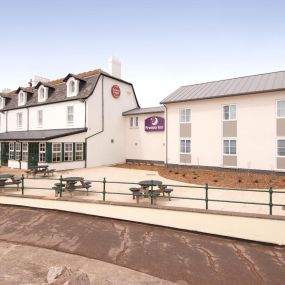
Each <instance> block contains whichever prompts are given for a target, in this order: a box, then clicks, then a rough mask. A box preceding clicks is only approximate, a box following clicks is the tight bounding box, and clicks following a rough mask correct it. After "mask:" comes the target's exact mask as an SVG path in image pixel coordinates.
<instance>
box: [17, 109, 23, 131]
mask: <svg viewBox="0 0 285 285" xmlns="http://www.w3.org/2000/svg"><path fill="white" fill-rule="evenodd" d="M16 121H17V129H22V128H23V112H18V113H16Z"/></svg>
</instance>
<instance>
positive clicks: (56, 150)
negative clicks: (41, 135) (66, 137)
mask: <svg viewBox="0 0 285 285" xmlns="http://www.w3.org/2000/svg"><path fill="white" fill-rule="evenodd" d="M52 161H53V162H58V161H61V143H53V144H52Z"/></svg>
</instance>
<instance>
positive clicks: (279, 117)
mask: <svg viewBox="0 0 285 285" xmlns="http://www.w3.org/2000/svg"><path fill="white" fill-rule="evenodd" d="M279 102H284V104H285V99H279V100H277V101H276V118H277V119H282V118H283V119H284V118H285V111H284V116H279V115H278V103H279Z"/></svg>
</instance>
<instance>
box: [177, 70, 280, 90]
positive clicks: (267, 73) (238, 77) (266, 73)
mask: <svg viewBox="0 0 285 285" xmlns="http://www.w3.org/2000/svg"><path fill="white" fill-rule="evenodd" d="M278 72H285V70H278V71H272V72H265V73H258V74H252V75H245V76H237V77H232V78H227V79H219V80H211V81H205V82H200V83H194V84H187V85H181V86H180V88H181V87H188V86H195V85H202V84H207V83H214V82H222V81H228V80H233V79H240V78H247V77H254V76H258V75H269V74H273V73H278Z"/></svg>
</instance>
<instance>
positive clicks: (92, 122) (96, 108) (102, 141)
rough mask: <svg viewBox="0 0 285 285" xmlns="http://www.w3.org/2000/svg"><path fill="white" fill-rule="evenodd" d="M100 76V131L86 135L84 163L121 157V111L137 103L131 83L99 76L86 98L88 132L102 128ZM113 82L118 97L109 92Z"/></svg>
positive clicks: (117, 160) (103, 162)
mask: <svg viewBox="0 0 285 285" xmlns="http://www.w3.org/2000/svg"><path fill="white" fill-rule="evenodd" d="M102 80H104V83H103V86H104V132H101V133H99V134H97V135H95V136H93V137H91V138H90V139H88V142H87V167H94V166H98V165H108V164H114V163H120V162H124V161H125V159H126V151H125V145H126V137H125V120H124V117H123V116H122V113H123V112H124V111H127V110H131V109H134V108H136V107H137V103H136V100H135V96H134V92H133V89H132V86H131V85H129V84H126V83H123V82H120V81H117V80H115V79H111V78H108V77H104V79H103V78H102V77H101V78H100V81H99V82H98V84H97V86H96V89H95V91H94V94H93V95H92V96H91V97H89V98H88V100H87V103H88V104H87V106H88V108H87V123H88V134H87V135H88V136H91V135H93V134H95V133H98V132H100V131H101V130H102V95H101V94H102ZM113 85H118V86H119V87H120V89H121V96H120V97H119V98H114V97H113V96H112V94H111V88H112V86H113ZM111 140H114V142H113V143H112V142H111Z"/></svg>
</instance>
